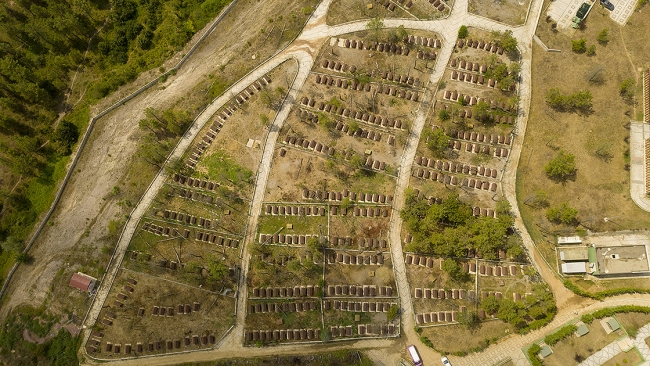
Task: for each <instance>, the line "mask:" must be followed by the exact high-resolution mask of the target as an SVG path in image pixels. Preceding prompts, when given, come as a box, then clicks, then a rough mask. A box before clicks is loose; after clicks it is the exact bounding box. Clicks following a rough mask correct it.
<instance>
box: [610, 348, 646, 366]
mask: <svg viewBox="0 0 650 366" xmlns="http://www.w3.org/2000/svg"><path fill="white" fill-rule="evenodd" d="M641 361H643V358H641V355H640V354H639V351H638V350H637V349H636V348H633V349H631V350H629V351H627V352H621V353H619V354H618V355H616V356H614V357H613V358H611V359H610V360H609V361H607V362H605V363H604V364H602V366H632V365H638V364H639V363H641Z"/></svg>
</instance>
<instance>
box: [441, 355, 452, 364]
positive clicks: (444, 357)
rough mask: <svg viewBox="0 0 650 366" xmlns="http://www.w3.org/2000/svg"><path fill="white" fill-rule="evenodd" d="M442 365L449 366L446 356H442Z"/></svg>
mask: <svg viewBox="0 0 650 366" xmlns="http://www.w3.org/2000/svg"><path fill="white" fill-rule="evenodd" d="M442 364H443V365H445V366H451V362H449V359H448V358H447V356H442Z"/></svg>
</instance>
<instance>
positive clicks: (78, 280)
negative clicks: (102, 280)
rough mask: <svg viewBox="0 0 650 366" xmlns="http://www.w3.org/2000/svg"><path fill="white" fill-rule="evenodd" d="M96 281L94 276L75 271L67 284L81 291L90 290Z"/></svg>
mask: <svg viewBox="0 0 650 366" xmlns="http://www.w3.org/2000/svg"><path fill="white" fill-rule="evenodd" d="M96 283H97V279H96V278H94V277H91V276H88V275H87V274H84V273H81V272H77V273H75V274H73V275H72V278H70V283H69V285H70V286H72V287H74V288H76V289H79V290H81V291H86V292H91V291H92V290H93V289H94V288H95V284H96Z"/></svg>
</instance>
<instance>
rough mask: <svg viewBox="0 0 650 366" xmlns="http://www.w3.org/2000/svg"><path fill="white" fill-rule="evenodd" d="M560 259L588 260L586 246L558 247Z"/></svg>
mask: <svg viewBox="0 0 650 366" xmlns="http://www.w3.org/2000/svg"><path fill="white" fill-rule="evenodd" d="M560 259H562V260H563V261H566V262H568V261H582V262H586V261H587V260H589V254H588V252H587V247H582V246H581V247H577V248H560Z"/></svg>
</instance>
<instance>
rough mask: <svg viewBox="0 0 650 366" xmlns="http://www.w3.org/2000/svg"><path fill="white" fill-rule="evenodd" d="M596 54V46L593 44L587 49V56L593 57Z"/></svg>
mask: <svg viewBox="0 0 650 366" xmlns="http://www.w3.org/2000/svg"><path fill="white" fill-rule="evenodd" d="M595 54H596V45H595V44H593V45H591V46H589V48H587V56H594V55H595Z"/></svg>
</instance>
